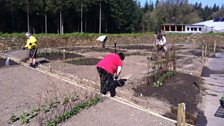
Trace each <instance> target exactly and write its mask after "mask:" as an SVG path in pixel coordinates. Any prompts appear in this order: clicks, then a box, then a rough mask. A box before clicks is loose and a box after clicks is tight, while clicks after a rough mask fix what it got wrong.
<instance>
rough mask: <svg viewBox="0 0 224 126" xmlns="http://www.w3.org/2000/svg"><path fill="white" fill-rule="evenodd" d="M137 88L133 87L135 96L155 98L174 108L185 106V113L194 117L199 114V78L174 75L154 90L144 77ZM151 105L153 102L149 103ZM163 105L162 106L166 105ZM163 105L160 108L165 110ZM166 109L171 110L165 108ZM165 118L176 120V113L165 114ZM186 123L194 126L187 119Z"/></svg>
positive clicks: (181, 74)
mask: <svg viewBox="0 0 224 126" xmlns="http://www.w3.org/2000/svg"><path fill="white" fill-rule="evenodd" d="M138 83H140V85H139V86H137V87H134V88H133V90H134V91H135V94H134V95H135V96H136V97H139V98H143V99H147V98H148V97H151V98H155V99H158V100H161V101H163V102H165V103H166V104H169V105H171V106H173V107H174V108H175V107H176V106H177V104H178V103H182V102H183V103H185V104H186V112H188V113H190V114H192V115H195V117H197V114H198V112H199V109H198V107H197V105H198V104H199V103H200V102H201V97H200V89H199V86H198V85H201V84H202V83H201V81H200V78H198V77H196V76H192V75H190V74H184V73H175V75H174V76H172V77H170V78H168V79H167V80H166V81H165V82H164V84H163V85H161V86H159V87H157V88H155V87H154V86H153V82H152V81H148V78H147V77H145V78H143V79H142V80H139V81H138ZM150 103H151V104H153V101H151V102H150ZM166 104H164V105H166ZM164 105H163V104H161V105H160V107H162V108H166V106H164ZM167 107H168V109H171V108H170V107H169V106H167ZM164 115H165V116H168V117H170V118H173V119H176V113H171V112H169V113H166V114H164ZM188 120H189V121H188V123H191V124H195V122H194V120H190V119H188Z"/></svg>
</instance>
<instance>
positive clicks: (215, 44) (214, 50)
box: [213, 41, 217, 53]
mask: <svg viewBox="0 0 224 126" xmlns="http://www.w3.org/2000/svg"><path fill="white" fill-rule="evenodd" d="M216 46H217V43H216V41H215V42H214V49H213V52H214V53H216Z"/></svg>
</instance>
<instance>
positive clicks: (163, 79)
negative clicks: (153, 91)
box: [153, 71, 174, 88]
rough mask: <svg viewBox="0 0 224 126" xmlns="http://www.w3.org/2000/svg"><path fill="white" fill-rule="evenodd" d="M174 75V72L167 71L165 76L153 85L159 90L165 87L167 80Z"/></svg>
mask: <svg viewBox="0 0 224 126" xmlns="http://www.w3.org/2000/svg"><path fill="white" fill-rule="evenodd" d="M173 75H174V71H167V72H166V73H165V74H163V75H162V76H160V77H159V79H158V80H157V81H156V82H154V83H153V87H155V88H159V87H160V86H162V85H163V83H164V82H165V80H166V79H167V78H169V77H171V76H173Z"/></svg>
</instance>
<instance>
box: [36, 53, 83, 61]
mask: <svg viewBox="0 0 224 126" xmlns="http://www.w3.org/2000/svg"><path fill="white" fill-rule="evenodd" d="M38 57H44V58H46V59H49V60H63V54H62V53H40V54H38ZM79 57H83V56H82V55H79V54H75V53H66V54H65V59H71V58H79Z"/></svg>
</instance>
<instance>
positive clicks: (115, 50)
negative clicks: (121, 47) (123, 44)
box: [114, 43, 117, 53]
mask: <svg viewBox="0 0 224 126" xmlns="http://www.w3.org/2000/svg"><path fill="white" fill-rule="evenodd" d="M116 47H117V43H114V53H117V49H116Z"/></svg>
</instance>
